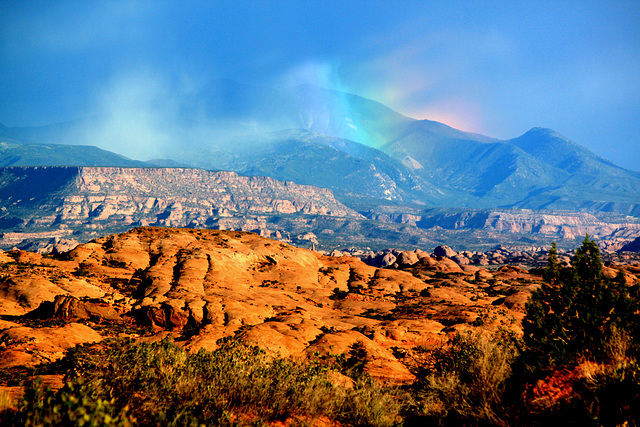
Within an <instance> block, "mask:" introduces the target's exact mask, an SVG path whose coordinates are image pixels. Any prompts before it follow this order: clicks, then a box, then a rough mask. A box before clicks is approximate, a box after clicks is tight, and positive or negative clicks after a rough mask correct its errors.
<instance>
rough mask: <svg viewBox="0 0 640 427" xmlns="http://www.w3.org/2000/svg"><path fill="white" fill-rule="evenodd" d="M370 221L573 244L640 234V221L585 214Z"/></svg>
mask: <svg viewBox="0 0 640 427" xmlns="http://www.w3.org/2000/svg"><path fill="white" fill-rule="evenodd" d="M367 217H368V218H370V219H375V220H378V221H385V222H395V223H402V224H411V225H415V226H417V227H419V228H423V229H427V230H432V229H444V230H457V231H464V230H485V231H487V232H489V233H509V234H520V235H532V236H534V235H535V236H546V237H548V238H552V239H560V240H574V239H580V238H582V237H584V235H585V234H589V235H591V236H597V237H599V238H601V239H605V240H607V241H615V242H617V241H620V242H622V241H627V240H629V239H633V238H634V237H635V236H637V235H638V234H640V221H638V219H637V218H633V217H625V216H622V215H618V216H615V215H610V216H608V217H606V218H603V217H602V215H594V214H590V213H586V212H562V211H557V212H552V211H534V210H527V209H522V210H504V211H500V210H491V211H489V210H478V211H460V212H453V213H446V212H445V213H432V212H422V213H421V212H413V213H401V212H384V211H372V212H370V213H369V214H368V215H367Z"/></svg>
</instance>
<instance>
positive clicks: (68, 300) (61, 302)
mask: <svg viewBox="0 0 640 427" xmlns="http://www.w3.org/2000/svg"><path fill="white" fill-rule="evenodd" d="M120 315H121V313H120V312H119V311H118V310H116V308H115V307H113V306H112V305H111V304H109V303H107V302H105V301H102V300H99V299H98V300H96V299H88V298H83V299H78V298H75V297H72V296H70V295H57V296H56V298H55V300H54V316H56V317H60V318H62V319H64V320H67V321H68V320H72V319H96V320H98V319H105V320H119V319H120Z"/></svg>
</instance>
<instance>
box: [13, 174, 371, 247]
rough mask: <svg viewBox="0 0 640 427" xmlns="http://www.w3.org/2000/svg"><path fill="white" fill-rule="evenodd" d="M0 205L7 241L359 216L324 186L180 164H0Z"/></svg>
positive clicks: (256, 226)
mask: <svg viewBox="0 0 640 427" xmlns="http://www.w3.org/2000/svg"><path fill="white" fill-rule="evenodd" d="M0 205H1V206H0V209H2V213H3V214H2V217H1V218H0V221H4V225H5V227H3V228H5V229H6V226H9V227H10V228H11V232H8V233H5V234H4V240H5V242H4V243H5V246H7V244H9V245H10V244H11V242H12V241H19V240H20V239H24V238H29V237H31V238H36V237H39V236H40V237H45V236H46V237H48V238H55V237H58V238H61V237H65V236H69V235H71V234H72V233H73V232H76V233H80V234H82V233H86V232H87V231H89V232H92V233H93V235H94V236H96V235H102V234H107V233H108V232H110V231H112V230H126V229H128V228H131V227H133V226H136V225H158V226H167V227H170V226H173V227H177V226H179V227H212V228H228V227H227V225H231V226H232V227H234V226H235V227H234V228H242V229H245V230H251V231H257V232H259V233H261V234H263V235H267V236H270V235H271V234H272V233H275V231H276V230H269V229H268V228H267V223H268V218H269V216H272V215H324V216H335V217H341V218H362V216H361V215H359V214H358V213H356V212H355V211H353V210H351V209H349V208H347V207H346V206H344V205H343V204H341V203H340V202H338V201H337V200H336V199H335V198H334V196H333V193H332V192H331V191H330V190H326V189H322V188H317V187H311V186H306V185H298V184H295V183H293V182H283V181H277V180H275V179H272V178H267V177H246V176H240V175H238V174H236V173H234V172H212V171H206V170H201V169H182V168H112V167H32V168H29V167H26V168H19V167H8V168H1V169H0ZM234 219H236V221H233V220H234ZM237 219H241V221H237ZM54 230H55V231H54ZM29 233H31V234H29Z"/></svg>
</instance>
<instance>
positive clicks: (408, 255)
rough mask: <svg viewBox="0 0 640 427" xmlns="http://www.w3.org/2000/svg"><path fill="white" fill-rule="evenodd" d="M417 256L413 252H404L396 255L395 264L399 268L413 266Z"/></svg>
mask: <svg viewBox="0 0 640 427" xmlns="http://www.w3.org/2000/svg"><path fill="white" fill-rule="evenodd" d="M418 260H419V258H418V255H417V254H416V253H415V252H413V251H404V252H401V253H400V255H398V258H397V260H396V262H397V263H398V265H399V266H401V267H402V266H405V265H413V264H415V263H416V262H418Z"/></svg>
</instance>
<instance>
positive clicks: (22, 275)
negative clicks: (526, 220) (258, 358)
mask: <svg viewBox="0 0 640 427" xmlns="http://www.w3.org/2000/svg"><path fill="white" fill-rule="evenodd" d="M396 254H397V255H398V258H403V257H407V259H409V260H410V261H411V262H403V263H398V262H396V263H394V264H393V265H392V266H390V267H389V268H385V269H381V268H376V267H373V266H370V265H367V264H365V263H364V262H362V261H360V260H359V259H357V258H355V257H351V256H341V257H329V256H325V255H322V254H320V253H317V252H314V251H311V250H306V249H299V248H294V247H292V246H289V245H286V244H284V243H282V242H279V241H274V240H270V239H266V238H264V237H261V236H259V235H257V234H253V233H245V232H239V231H221V230H199V229H182V230H180V229H171V228H156V227H140V228H135V229H133V230H131V231H129V232H126V233H123V234H119V235H113V236H106V237H102V238H99V239H96V240H94V241H92V242H90V243H87V244H83V245H79V246H77V247H76V248H74V249H73V250H71V251H70V252H67V253H64V254H60V255H55V256H51V255H42V254H35V253H28V252H24V251H12V252H8V253H0V255H2V257H0V331H1V332H0V334H1V335H0V354H1V355H2V356H1V357H2V360H3V363H4V365H3V366H19V365H34V364H38V363H43V362H46V361H50V360H55V359H57V358H60V357H62V355H63V354H64V352H65V351H66V349H68V348H69V347H70V346H72V345H75V343H83V342H95V341H99V340H101V339H102V338H103V337H108V336H122V335H125V336H131V337H134V338H136V339H138V338H139V339H145V340H150V339H159V338H161V337H165V336H171V337H173V339H174V340H175V341H176V342H178V343H180V344H181V345H184V346H185V347H187V348H189V349H191V350H193V351H195V350H197V349H199V348H205V349H208V350H213V349H215V348H217V346H218V344H217V341H218V340H219V339H220V338H223V337H232V336H236V337H238V338H239V339H241V340H243V341H245V342H246V343H249V344H252V345H257V346H259V347H262V348H264V349H265V350H267V351H269V352H272V353H277V354H280V355H281V356H285V357H292V358H306V357H309V356H310V355H313V354H315V353H316V352H318V353H320V354H325V355H328V354H334V355H335V354H339V353H344V352H349V351H350V348H351V346H353V345H354V344H355V343H357V342H362V343H363V344H362V345H364V349H365V350H366V351H365V354H366V356H365V360H364V369H365V370H366V371H367V372H369V373H370V374H371V375H372V376H373V377H375V378H379V379H381V380H386V381H392V382H397V383H403V382H411V381H412V378H413V376H412V374H411V372H410V370H409V368H411V367H412V363H413V362H412V360H416V357H414V356H415V355H414V352H415V349H416V348H417V347H418V346H421V347H425V348H432V347H434V346H440V345H442V343H443V342H446V340H447V337H448V336H450V334H452V333H455V332H456V331H458V330H465V329H474V328H475V329H483V330H487V331H492V330H495V329H497V328H499V327H507V328H510V329H512V330H514V331H515V332H520V331H521V329H520V320H521V318H522V316H523V312H524V304H525V302H526V300H527V298H528V297H529V295H530V293H531V292H532V291H533V290H534V289H536V288H537V287H538V286H539V284H540V281H541V277H540V276H539V272H538V273H536V272H535V271H527V270H526V269H523V268H519V267H513V266H509V267H502V268H500V269H499V270H495V269H493V270H488V269H485V268H482V267H479V266H473V267H472V268H473V270H471V271H469V268H471V267H470V266H464V267H465V268H464V269H463V268H462V267H461V266H460V265H458V264H457V263H456V262H455V261H454V260H452V259H449V258H446V257H432V256H429V255H428V254H427V253H426V252H425V251H411V254H413V255H406V256H405V255H402V253H400V252H396ZM465 255H472V254H465ZM394 256H396V255H394ZM520 256H521V255H520ZM415 258H417V259H418V261H416V262H413V261H414V260H415ZM617 269H622V270H623V272H624V273H625V274H626V275H627V277H628V278H629V280H632V281H635V280H637V277H638V276H639V275H640V268H635V269H634V267H630V266H618V265H617V266H615V268H614V267H612V271H617ZM34 322H35V323H34ZM72 322H80V323H82V324H80V323H72ZM37 326H45V327H42V328H37ZM98 331H99V332H98Z"/></svg>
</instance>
